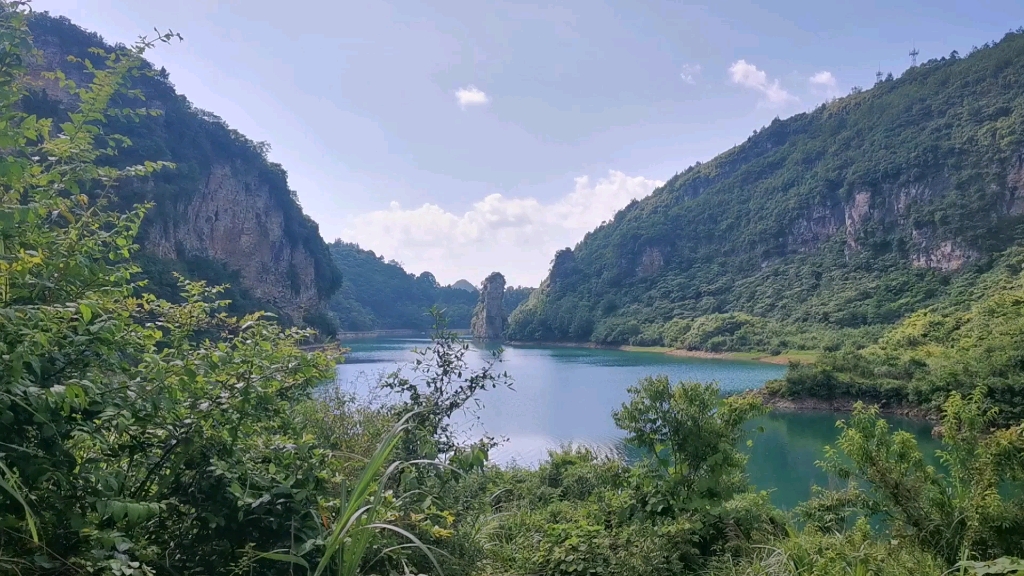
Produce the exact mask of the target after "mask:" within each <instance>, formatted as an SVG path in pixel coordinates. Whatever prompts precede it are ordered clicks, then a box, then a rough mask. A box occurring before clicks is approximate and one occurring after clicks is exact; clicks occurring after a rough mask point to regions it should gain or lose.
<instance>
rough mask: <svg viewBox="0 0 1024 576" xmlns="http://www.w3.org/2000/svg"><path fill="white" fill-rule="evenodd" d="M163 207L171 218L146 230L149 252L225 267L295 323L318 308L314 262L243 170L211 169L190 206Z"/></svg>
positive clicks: (262, 188)
mask: <svg viewBox="0 0 1024 576" xmlns="http://www.w3.org/2000/svg"><path fill="white" fill-rule="evenodd" d="M163 208H165V209H169V211H170V212H171V214H172V216H170V217H169V218H165V219H163V220H161V221H157V220H152V221H150V222H146V225H144V227H143V230H142V238H141V245H142V247H143V248H144V249H145V250H146V251H147V252H149V253H151V254H154V255H156V256H159V257H161V258H173V259H183V258H186V257H189V256H202V257H204V258H210V259H212V260H217V261H219V262H223V263H225V265H227V266H228V267H229V268H230V269H232V270H235V271H237V272H238V274H239V277H240V278H239V279H240V280H241V283H242V285H243V286H245V287H246V288H247V289H249V290H250V291H251V292H252V293H253V294H254V295H255V296H256V297H257V298H259V299H260V300H262V301H264V302H269V303H271V304H273V305H274V306H276V307H277V308H279V309H281V310H282V311H284V312H286V313H287V314H289V315H290V316H291V317H292V318H295V319H300V318H302V315H303V314H304V313H306V312H308V311H310V310H313V309H315V308H316V307H317V306H318V304H319V301H320V298H321V297H320V294H319V293H318V291H317V285H316V269H315V266H314V262H313V256H312V255H311V254H310V252H309V250H308V249H307V248H306V247H305V246H303V245H302V244H301V243H299V242H296V241H294V240H292V239H290V238H288V236H287V234H286V233H285V223H284V214H283V213H282V211H281V210H280V208H279V207H278V206H277V205H276V204H275V202H274V201H273V199H272V198H271V195H270V192H269V190H268V188H267V185H266V184H265V183H264V182H262V181H261V180H260V179H259V178H258V177H257V176H255V175H254V174H252V173H250V172H249V171H248V170H246V169H245V168H242V167H239V166H231V165H225V164H218V165H215V166H213V167H212V168H211V170H210V174H209V176H208V177H207V178H206V182H205V185H204V186H203V187H202V189H201V190H199V191H198V192H197V193H196V194H195V195H194V196H193V197H192V198H191V201H190V202H189V203H187V204H185V205H179V206H174V207H173V208H172V207H170V206H165V207H163Z"/></svg>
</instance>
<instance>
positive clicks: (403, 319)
mask: <svg viewBox="0 0 1024 576" xmlns="http://www.w3.org/2000/svg"><path fill="white" fill-rule="evenodd" d="M329 248H330V253H331V257H332V258H333V259H334V263H335V265H336V266H337V267H338V268H339V269H341V270H344V271H345V274H344V279H343V280H342V283H341V288H340V289H339V290H338V292H337V293H336V294H335V295H334V296H333V297H332V298H331V300H330V302H329V305H328V308H329V310H330V312H331V313H332V314H334V315H335V316H336V317H337V319H338V324H339V326H340V327H341V329H342V330H352V331H364V330H387V329H427V328H430V326H431V323H432V319H431V317H430V314H429V313H428V311H429V310H430V308H431V307H433V306H437V307H438V308H439V309H443V310H444V311H445V316H446V318H447V319H448V325H449V327H451V328H469V320H470V317H472V315H473V307H474V306H476V301H477V293H476V292H470V291H468V290H463V289H461V288H454V287H452V286H441V285H440V284H438V283H437V279H435V278H434V275H433V274H431V273H430V272H423V273H421V274H420V275H419V276H416V275H414V274H410V273H408V272H406V271H405V270H404V269H403V268H402V266H401V265H400V264H399V263H398V262H395V261H394V260H390V261H385V260H384V257H383V256H378V255H377V254H375V253H374V252H373V251H372V250H364V249H362V248H360V247H359V245H358V244H351V243H348V242H342V241H340V240H335V241H334V242H332V243H331V244H330V245H329Z"/></svg>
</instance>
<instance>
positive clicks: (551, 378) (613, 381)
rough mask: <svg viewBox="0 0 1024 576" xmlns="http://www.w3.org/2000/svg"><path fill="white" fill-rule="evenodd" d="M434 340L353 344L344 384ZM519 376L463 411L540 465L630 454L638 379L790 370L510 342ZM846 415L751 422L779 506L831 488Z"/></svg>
mask: <svg viewBox="0 0 1024 576" xmlns="http://www.w3.org/2000/svg"><path fill="white" fill-rule="evenodd" d="M428 344H429V341H428V340H425V339H389V338H378V339H369V340H353V341H346V342H344V345H345V346H346V347H348V348H349V349H350V353H349V354H348V356H347V357H346V362H345V363H344V364H342V365H340V366H339V367H338V372H337V374H338V383H339V385H340V386H342V387H343V388H346V389H349V390H352V391H354V392H356V393H358V394H365V393H366V392H367V390H369V389H370V388H371V383H372V382H374V381H376V378H377V377H378V375H379V374H381V373H383V372H387V371H391V370H394V369H396V368H399V367H401V366H403V365H404V364H406V363H408V362H410V361H411V360H412V359H413V358H414V357H415V355H414V354H413V353H412V352H411V350H412V348H414V347H419V348H422V347H425V346H426V345H428ZM490 357H491V356H490V351H489V350H487V349H485V348H480V347H477V346H476V345H474V346H473V348H472V349H471V350H470V352H469V356H468V358H469V360H470V362H471V364H473V365H475V366H481V365H483V363H484V362H486V361H487V360H488V359H489V358H490ZM498 366H499V368H500V369H501V370H504V371H506V372H507V373H508V374H509V376H510V377H511V378H512V379H513V381H514V384H513V389H511V390H509V389H497V390H489V391H487V392H485V393H483V394H482V395H481V400H482V401H483V404H484V406H483V408H482V409H481V410H479V412H478V414H477V416H478V419H477V418H472V417H470V416H469V415H464V416H462V423H463V428H464V430H465V431H466V434H467V436H470V437H472V436H474V435H475V436H476V437H479V435H480V434H481V433H483V432H486V433H487V434H490V435H492V436H494V437H496V438H499V439H502V445H501V446H500V447H499V448H498V449H496V450H495V451H494V452H493V453H492V455H491V456H492V459H493V460H495V461H497V462H499V463H505V464H508V463H518V464H522V465H527V466H532V465H536V464H537V463H538V462H539V461H541V460H543V459H544V458H545V457H546V456H547V451H548V450H550V449H552V448H558V447H559V446H562V445H566V444H569V443H572V444H582V445H587V446H590V447H592V448H593V449H595V450H597V451H599V452H603V453H622V452H623V445H622V440H621V439H622V433H621V431H619V430H618V429H617V428H616V427H615V424H614V423H613V422H612V418H611V413H612V411H613V410H615V409H617V408H619V406H621V404H622V402H624V401H625V400H627V398H628V393H627V392H626V389H627V388H628V387H629V386H630V385H631V384H633V383H635V382H636V381H637V380H638V379H640V378H642V377H644V376H648V375H653V374H667V375H668V376H669V377H670V378H671V379H672V380H673V381H678V380H698V381H704V382H706V381H716V382H718V384H719V386H720V387H721V388H722V390H723V391H725V392H737V391H742V390H749V389H751V388H759V387H761V386H762V385H764V383H765V382H766V381H768V380H771V379H773V378H778V377H780V376H782V374H783V373H784V372H785V367H782V366H775V365H771V364H762V363H758V362H745V361H733V360H717V359H716V360H710V359H700V358H680V357H673V356H668V355H666V354H658V353H646V352H623V351H618V350H597V349H590V348H559V347H518V346H513V347H506V348H505V350H504V353H503V354H502V358H501V362H500V364H498ZM842 417H843V415H842V414H834V413H822V412H800V413H774V414H770V415H768V416H765V417H764V418H761V419H759V420H758V421H756V422H753V423H752V428H756V427H758V426H761V427H763V428H764V432H763V433H761V434H757V435H755V436H753V442H754V443H753V447H752V448H751V449H750V450H749V456H750V459H749V461H748V463H747V472H748V474H749V475H750V478H751V481H752V482H753V484H754V485H755V486H756V487H758V488H760V489H763V490H772V500H773V501H774V502H775V504H776V505H778V506H781V507H784V508H791V507H792V506H795V505H796V504H798V503H799V502H802V501H803V500H806V499H807V497H808V496H810V493H811V486H812V485H819V486H821V485H827V484H828V478H827V477H826V476H825V475H824V474H822V473H821V471H820V470H818V468H817V467H816V466H815V465H814V462H815V461H816V460H818V459H820V458H821V456H822V448H823V447H824V446H825V445H826V444H832V443H834V442H835V439H836V437H837V431H836V427H835V423H836V420H838V419H840V418H842ZM890 422H891V423H892V424H893V426H894V427H898V428H902V429H905V430H908V431H910V432H912V433H914V434H915V436H917V437H918V441H919V442H920V443H922V444H923V445H926V447H927V448H928V449H933V448H934V447H935V445H936V443H935V441H934V440H932V438H931V436H930V430H931V427H930V426H929V425H928V424H925V423H919V422H915V421H911V420H905V419H892V420H891V421H890Z"/></svg>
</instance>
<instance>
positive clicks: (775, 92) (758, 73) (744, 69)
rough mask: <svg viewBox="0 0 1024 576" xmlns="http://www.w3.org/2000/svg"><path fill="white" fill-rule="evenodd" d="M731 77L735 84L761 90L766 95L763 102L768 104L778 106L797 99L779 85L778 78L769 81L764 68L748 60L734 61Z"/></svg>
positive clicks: (730, 68) (730, 71)
mask: <svg viewBox="0 0 1024 576" xmlns="http://www.w3.org/2000/svg"><path fill="white" fill-rule="evenodd" d="M729 77H730V78H731V79H732V81H733V83H735V84H739V85H740V86H744V87H746V88H751V89H753V90H757V91H759V92H761V93H762V94H763V95H764V100H763V103H764V104H765V105H767V106H772V107H778V106H782V105H784V104H788V103H790V102H796V101H797V98H796V96H793V95H792V94H790V93H789V92H786V90H785V89H784V88H783V87H782V86H781V85H779V81H778V79H776V80H772V81H769V80H768V74H766V73H765V72H764V70H758V68H757V66H754V65H753V64H750V63H749V62H747V61H746V60H737V61H736V62H733V64H732V66H730V67H729Z"/></svg>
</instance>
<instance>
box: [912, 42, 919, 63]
mask: <svg viewBox="0 0 1024 576" xmlns="http://www.w3.org/2000/svg"><path fill="white" fill-rule="evenodd" d="M918 54H920V52H918V51H917V45H916V44H915V45H914V49H913V50H911V51H910V67H911V68H913V67H914V66H917V55H918Z"/></svg>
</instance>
